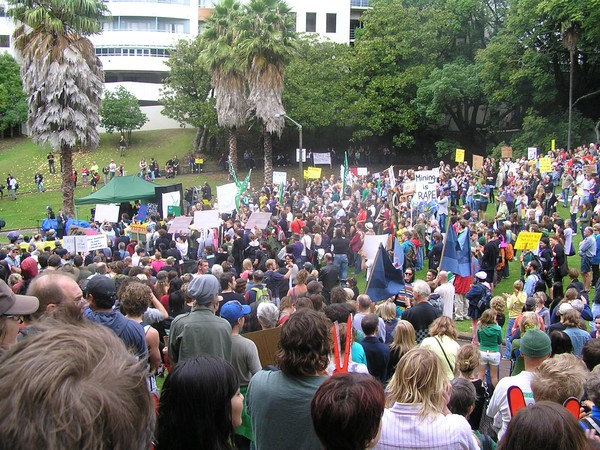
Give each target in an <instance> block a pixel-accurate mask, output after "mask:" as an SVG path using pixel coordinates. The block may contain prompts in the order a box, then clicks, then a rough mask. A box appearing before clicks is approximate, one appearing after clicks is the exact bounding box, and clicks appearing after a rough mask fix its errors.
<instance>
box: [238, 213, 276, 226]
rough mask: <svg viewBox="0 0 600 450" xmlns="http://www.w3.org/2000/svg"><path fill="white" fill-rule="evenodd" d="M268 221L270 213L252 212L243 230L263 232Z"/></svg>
mask: <svg viewBox="0 0 600 450" xmlns="http://www.w3.org/2000/svg"><path fill="white" fill-rule="evenodd" d="M270 220H271V213H268V212H259V211H254V212H253V213H252V215H251V216H250V217H249V218H248V222H246V226H245V227H244V228H245V229H246V230H253V229H254V228H259V229H261V230H264V229H265V228H267V225H269V221H270Z"/></svg>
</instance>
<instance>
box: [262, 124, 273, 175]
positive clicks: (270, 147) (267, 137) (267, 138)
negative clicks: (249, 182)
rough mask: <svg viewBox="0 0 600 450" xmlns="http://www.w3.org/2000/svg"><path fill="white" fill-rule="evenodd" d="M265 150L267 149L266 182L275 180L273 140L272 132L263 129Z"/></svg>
mask: <svg viewBox="0 0 600 450" xmlns="http://www.w3.org/2000/svg"><path fill="white" fill-rule="evenodd" d="M263 138H264V151H265V184H271V183H272V182H273V142H272V141H271V134H270V133H268V132H267V131H266V130H264V131H263Z"/></svg>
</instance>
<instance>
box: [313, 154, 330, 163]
mask: <svg viewBox="0 0 600 450" xmlns="http://www.w3.org/2000/svg"><path fill="white" fill-rule="evenodd" d="M312 156H313V164H314V165H315V166H316V165H319V164H321V165H328V166H329V165H331V154H330V153H329V152H327V153H313V154H312Z"/></svg>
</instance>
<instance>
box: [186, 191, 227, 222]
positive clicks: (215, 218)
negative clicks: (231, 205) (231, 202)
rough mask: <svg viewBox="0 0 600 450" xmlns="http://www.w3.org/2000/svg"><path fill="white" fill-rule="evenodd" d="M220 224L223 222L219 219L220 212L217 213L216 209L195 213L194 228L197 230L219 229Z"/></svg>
mask: <svg viewBox="0 0 600 450" xmlns="http://www.w3.org/2000/svg"><path fill="white" fill-rule="evenodd" d="M217 189H218V188H217ZM220 203H221V202H219V204H220ZM220 224H221V220H220V218H219V211H217V210H216V209H209V210H208V211H196V212H194V225H192V228H195V229H196V230H206V229H208V228H218V227H219V225H220Z"/></svg>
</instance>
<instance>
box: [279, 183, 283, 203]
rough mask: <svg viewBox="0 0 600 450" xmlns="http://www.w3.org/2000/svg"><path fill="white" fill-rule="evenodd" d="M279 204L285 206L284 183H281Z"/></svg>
mask: <svg viewBox="0 0 600 450" xmlns="http://www.w3.org/2000/svg"><path fill="white" fill-rule="evenodd" d="M279 204H280V205H281V206H283V183H279Z"/></svg>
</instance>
